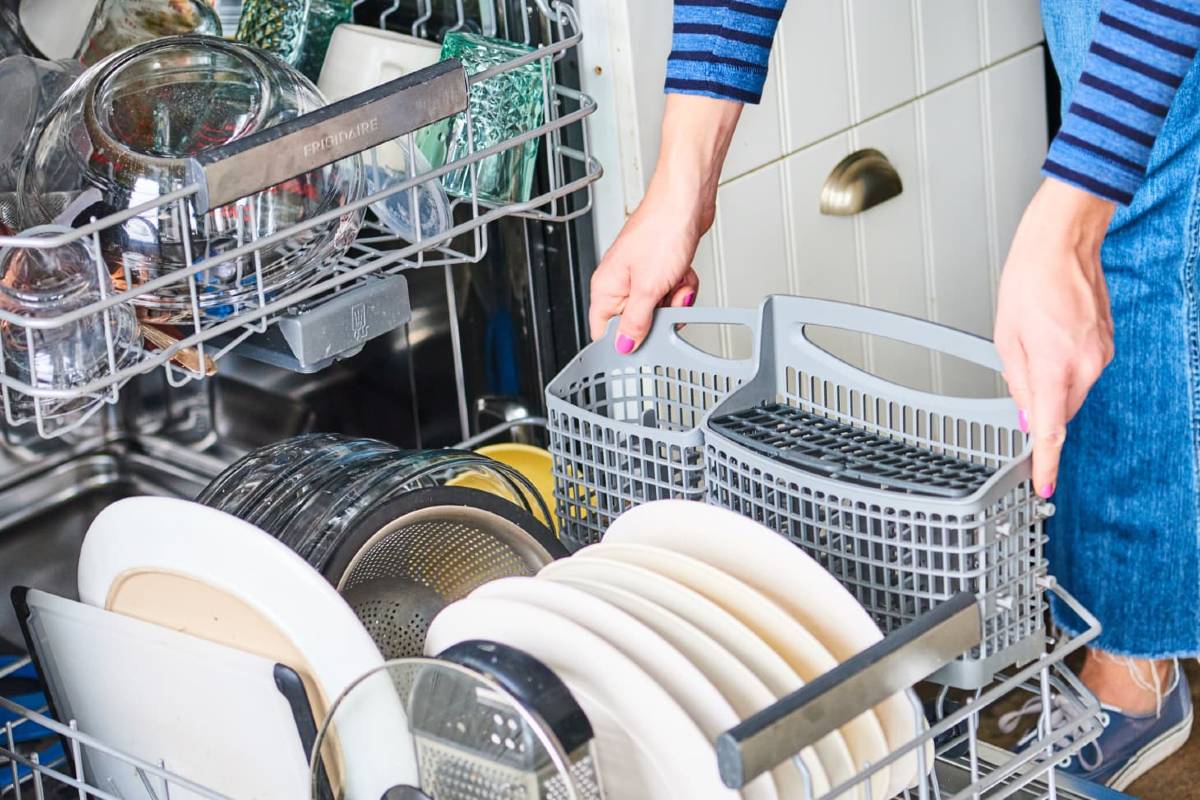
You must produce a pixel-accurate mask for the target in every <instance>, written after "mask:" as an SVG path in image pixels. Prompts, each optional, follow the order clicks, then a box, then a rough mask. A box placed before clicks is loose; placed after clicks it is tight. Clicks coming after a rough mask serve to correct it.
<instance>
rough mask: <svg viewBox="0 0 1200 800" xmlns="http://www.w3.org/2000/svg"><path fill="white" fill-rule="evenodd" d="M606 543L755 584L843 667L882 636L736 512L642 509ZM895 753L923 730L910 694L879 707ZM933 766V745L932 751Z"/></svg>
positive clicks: (811, 566) (801, 555) (619, 522)
mask: <svg viewBox="0 0 1200 800" xmlns="http://www.w3.org/2000/svg"><path fill="white" fill-rule="evenodd" d="M604 541H606V542H636V543H638V544H652V545H658V546H660V547H665V548H668V549H670V550H675V551H677V552H680V553H687V554H688V555H691V556H695V557H696V558H699V559H702V560H704V561H707V562H708V563H710V564H712V565H713V566H715V567H718V568H720V569H721V570H724V571H725V572H728V573H729V574H730V575H733V576H734V577H736V578H739V579H741V580H742V581H745V582H746V583H748V584H750V585H751V586H754V587H755V588H757V589H758V590H759V591H761V592H762V593H763V594H765V595H766V596H767V597H770V598H771V599H772V600H774V601H775V602H776V603H778V604H779V605H780V606H782V607H783V608H784V609H785V610H786V611H787V612H788V613H789V614H791V615H792V616H793V617H795V618H796V619H798V620H799V621H800V622H801V624H803V625H804V627H806V628H808V630H810V631H812V633H813V634H815V635H816V637H817V638H818V639H820V640H821V642H822V643H824V645H825V646H826V647H828V648H829V651H830V652H831V653H833V656H834V657H835V658H836V659H837V660H838V661H839V662H842V661H845V660H847V659H849V658H850V657H851V656H853V655H855V654H857V653H860V652H862V651H863V650H865V649H867V648H868V647H870V646H871V645H873V644H875V643H876V642H878V641H879V640H881V639H882V638H883V634H882V633H880V631H879V627H878V626H877V625H876V624H875V622H874V620H872V619H871V616H870V615H869V614H868V613H867V612H866V610H865V609H864V608H863V607H862V605H861V604H860V603H859V602H858V601H857V600H856V599H855V598H854V596H853V595H851V594H850V593H849V592H848V591H846V589H845V587H843V586H842V585H841V584H840V583H839V582H838V580H837V578H835V577H833V575H831V574H829V572H828V571H827V570H825V569H824V568H823V567H822V566H821V565H820V564H818V563H817V562H816V561H814V560H813V559H812V558H811V557H810V556H809V555H808V554H806V553H805V552H804V551H802V550H801V549H800V548H799V547H797V546H796V545H794V544H792V543H791V542H790V541H788V540H787V539H785V538H784V537H783V536H780V535H779V534H778V533H776V532H775V531H773V530H771V529H770V528H767V527H765V526H763V525H760V524H758V523H757V522H754V521H753V520H751V519H748V518H747V517H743V516H742V515H740V514H737V513H735V512H733V511H729V510H728V509H724V508H717V507H716V506H710V505H706V504H704V503H694V502H688V501H685V500H663V501H659V502H654V503H646V504H644V505H641V506H638V507H636V508H634V509H632V510H630V511H628V512H626V513H625V514H622V515H621V516H620V517H618V518H617V519H616V520H614V521H613V523H612V525H611V526H610V527H609V529H608V532H607V533H606V534H605V537H604ZM875 714H876V716H877V717H878V718H879V721H880V722H881V723H882V725H883V728H884V733H885V735H886V736H887V744H888V748H889V751H891V750H895V749H898V748H899V747H901V746H903V745H905V744H907V743H909V742H911V741H912V740H913V737H914V736H915V735H916V731H917V724H918V723H920V724H921V725H922V728H923V727H924V720H923V719H919V718H918V717H917V715H916V712H915V711H914V709H913V705H912V703H911V702H910V701H909V699H908V697H907V696H906V693H904V692H898V693H896V694H894V695H892V696H891V697H889V698H888V699H887V700H885V701H884V702H882V703H880V704H879V705H878V706H876V707H875ZM926 754H927V755H926V764H928V765H929V766H930V767H932V765H933V745H932V743H930V744H929V745H928V746H927V749H926ZM891 772H892V780H891V783H890V784H889V787H888V795H887V796H892V795H895V794H898V793H899V792H901V791H903V790H904V789H905V788H907V787H909V786H912V785H914V784H915V782H916V780H917V754H916V751H915V750H914V751H912V752H910V753H909V754H908V755H907V756H905V757H904V758H901V759H899V760H898V761H896V762H895V763H893V765H892V769H891Z"/></svg>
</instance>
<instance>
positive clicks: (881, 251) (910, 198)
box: [831, 103, 933, 388]
mask: <svg viewBox="0 0 1200 800" xmlns="http://www.w3.org/2000/svg"><path fill="white" fill-rule="evenodd" d="M917 125H918V117H917V109H916V105H915V104H911V103H910V104H909V105H906V106H903V107H901V108H898V109H896V110H895V111H891V112H889V113H887V114H884V115H883V116H881V117H878V118H877V119H873V120H871V121H870V122H866V123H863V124H862V125H860V126H858V127H856V128H853V129H852V130H851V132H850V133H851V143H852V146H853V148H854V149H855V150H861V149H863V148H867V147H870V148H873V149H875V150H878V151H880V152H881V153H883V154H884V155H885V156H887V158H888V160H889V161H891V162H892V164H893V165H894V166H895V168H896V171H897V172H898V173H899V174H900V176H901V180H902V181H903V182H904V191H903V192H902V193H901V194H900V195H899V196H898V197H895V198H893V199H891V200H888V201H887V202H885V203H883V204H881V205H879V206H876V207H875V208H871V209H868V210H866V211H863V212H862V213H861V214H858V215H857V216H856V218H855V219H856V222H857V223H858V225H859V226H860V228H859V230H860V237H861V238H860V245H859V246H860V249H861V254H860V258H861V260H862V263H863V277H864V280H863V287H862V288H863V291H862V301H863V302H864V303H865V304H866V305H869V306H873V307H875V308H883V309H887V310H888V311H896V312H899V313H901V314H908V315H909V316H914V317H928V316H930V313H929V312H930V310H931V309H930V305H931V304H930V302H929V300H930V298H929V284H928V276H927V275H926V270H925V268H926V264H927V259H926V254H925V250H926V246H927V245H928V237H927V235H926V234H927V231H926V230H925V227H924V224H923V219H922V217H923V213H922V212H923V203H924V195H925V191H926V184H925V180H924V176H923V174H922V168H923V164H922V155H921V152H920V147H919V143H918V130H917ZM831 220H832V218H831ZM831 224H833V223H832V221H831ZM867 366H868V367H869V368H870V369H871V371H872V372H874V373H875V374H877V375H879V376H881V377H884V378H887V379H889V380H893V381H897V382H899V383H902V384H905V385H908V386H915V387H921V388H923V387H927V386H931V385H932V384H933V369H932V358H931V355H930V354H929V353H928V352H926V351H923V350H919V349H916V348H913V347H911V346H908V345H904V344H901V343H899V342H895V341H892V340H889V339H880V338H875V339H872V340H871V341H870V342H869V343H868V350H867Z"/></svg>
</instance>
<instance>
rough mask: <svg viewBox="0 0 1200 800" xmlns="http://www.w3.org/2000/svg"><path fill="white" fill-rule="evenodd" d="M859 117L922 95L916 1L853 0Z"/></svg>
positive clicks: (852, 38)
mask: <svg viewBox="0 0 1200 800" xmlns="http://www.w3.org/2000/svg"><path fill="white" fill-rule="evenodd" d="M850 52H851V54H852V58H853V64H854V72H853V86H854V91H855V95H856V97H855V114H854V118H855V120H856V121H858V120H865V119H869V118H870V117H873V116H875V115H876V114H879V113H881V112H883V111H886V110H887V109H889V108H893V107H895V106H898V105H900V104H901V103H904V102H906V101H908V100H911V99H912V98H913V97H915V96H916V95H917V56H916V43H915V42H914V36H913V10H912V2H911V0H850Z"/></svg>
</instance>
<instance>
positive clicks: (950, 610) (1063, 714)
mask: <svg viewBox="0 0 1200 800" xmlns="http://www.w3.org/2000/svg"><path fill="white" fill-rule="evenodd" d="M1043 588H1044V589H1045V590H1046V591H1049V592H1054V593H1055V594H1057V595H1058V596H1059V598H1060V599H1061V600H1062V601H1063V602H1064V603H1065V604H1066V605H1067V606H1069V607H1070V608H1072V609H1073V610H1074V611H1075V612H1076V613H1077V614H1079V615H1080V617H1081V618H1083V619H1084V620H1085V621H1086V622H1087V623H1088V625H1087V629H1086V630H1085V631H1084V632H1083V633H1082V634H1079V635H1077V636H1074V637H1071V638H1066V639H1058V640H1055V639H1050V638H1048V639H1047V641H1046V648H1045V651H1044V653H1043V654H1042V655H1041V657H1039V658H1038V659H1036V660H1034V661H1033V662H1031V663H1029V664H1026V665H1025V666H1022V667H1019V668H1012V669H1010V670H1007V671H1005V672H1003V673H1002V674H1000V675H998V676H997V677H996V678H995V680H994V681H993V682H992V683H991V684H990V685H988V686H985V687H983V688H981V689H978V690H975V691H973V692H970V693H967V694H966V695H965V696H954V697H951V696H950V692H951V691H952V690H949V689H946V688H944V687H933V686H931V685H929V684H922V685H921V686H920V688H921V689H922V690H924V689H925V688H927V687H928V688H930V691H931V692H933V694H929V695H927V696H926V701H925V702H924V704H922V702H921V701H920V700H918V699H917V694H916V693H912V692H909V693H908V694H907V697H908V698H909V700H910V701H911V702H912V703H913V705H914V707H915V708H916V710H917V711H918V712H919V714H918V718H919V719H924V718H925V717H926V714H927V713H929V712H926V711H925V709H926V708H930V709H934V711H933V712H932V714H931V716H932V719H933V721H931V723H930V725H929V726H928V727H925V726H924V725H918V728H917V729H916V730H914V735H913V738H912V739H911V741H909V742H908V743H907V744H905V745H903V746H901V747H898V748H896V749H895V750H893V752H891V753H890V754H889V755H888V756H887V757H886V758H884V759H881V760H880V761H879V762H878V763H876V764H867V765H862V766H863V768H862V770H861V772H859V773H858V774H857V775H856V776H854V777H853V778H851V779H850V780H848V781H846V782H844V783H843V784H841V785H840V786H835V787H832V788H831V789H830V791H829V792H828V793H827V794H826V795H824V796H823V797H825V798H834V797H838V796H845V797H852V796H855V795H856V794H857V796H860V797H865V798H868V800H869V799H870V798H871V797H872V795H871V789H870V785H871V779H872V776H874V775H875V774H876V773H877V772H878V771H879V770H881V769H885V768H887V766H888V765H889V764H891V763H893V762H895V761H897V760H898V759H901V758H904V757H909V758H912V757H913V755H914V754H915V757H916V760H917V762H918V765H919V773H918V774H919V775H923V776H925V777H923V778H921V779H919V780H918V782H917V783H916V785H915V786H913V787H911V788H910V789H908V790H907V791H905V792H903V793H902V795H900V796H902V797H904V798H906V800H930V798H934V799H935V800H948V799H949V798H959V799H961V800H966V799H967V798H972V800H974V799H976V798H987V799H988V800H1000V799H1001V798H1008V797H1013V798H1019V799H1020V800H1057V798H1063V799H1064V800H1075V799H1076V798H1096V799H1098V798H1118V797H1124V795H1119V794H1116V793H1112V792H1109V791H1108V790H1104V789H1102V788H1098V787H1083V786H1080V785H1076V784H1075V783H1073V782H1072V781H1071V780H1070V779H1067V778H1064V777H1063V776H1061V775H1059V774H1058V772H1057V771H1056V769H1055V767H1056V766H1057V765H1059V764H1060V763H1061V762H1062V761H1063V760H1064V759H1066V758H1070V757H1071V756H1073V755H1074V754H1076V753H1079V752H1080V751H1081V750H1082V749H1083V748H1085V747H1087V746H1088V745H1089V744H1090V743H1091V742H1092V741H1094V740H1095V738H1096V737H1097V736H1098V735H1099V732H1100V723H1099V706H1098V703H1097V701H1096V700H1095V698H1094V697H1092V695H1091V694H1090V693H1089V692H1088V691H1087V689H1086V688H1084V686H1083V685H1082V684H1081V683H1080V682H1079V680H1078V679H1077V678H1076V677H1075V676H1074V675H1073V674H1072V672H1071V671H1070V670H1069V669H1068V668H1067V667H1066V665H1065V663H1064V661H1065V659H1066V658H1067V656H1068V655H1070V654H1071V653H1073V652H1075V651H1077V650H1079V649H1080V648H1081V647H1083V646H1084V645H1085V644H1087V642H1089V641H1090V640H1091V639H1092V638H1094V637H1095V636H1096V635H1098V633H1099V624H1098V623H1097V622H1096V620H1095V619H1094V618H1093V617H1091V615H1090V614H1088V613H1087V611H1086V609H1083V608H1082V606H1080V605H1079V604H1078V602H1077V601H1075V600H1074V598H1072V597H1071V596H1070V595H1069V594H1068V593H1067V592H1065V591H1064V590H1062V589H1061V588H1060V587H1058V586H1057V585H1056V583H1055V582H1054V580H1053V578H1045V579H1043ZM980 613H981V612H980V609H979V603H978V601H977V600H976V599H975V598H974V597H973V596H971V595H970V594H965V593H964V594H960V595H956V596H955V597H954V598H952V599H951V600H950V601H947V602H946V603H944V604H942V605H941V606H938V607H937V608H935V609H934V610H933V611H931V612H929V613H928V614H925V615H923V616H922V617H921V618H919V619H918V620H916V621H914V622H913V623H910V624H909V625H907V626H905V627H904V628H901V629H899V630H897V631H895V632H893V633H892V634H890V635H888V636H887V637H886V638H885V639H883V640H882V641H881V642H879V643H878V644H877V645H875V646H873V647H871V648H870V649H868V650H866V651H864V652H862V653H860V654H859V655H858V656H855V657H854V658H852V659H850V660H849V661H847V662H845V663H843V664H841V665H840V666H838V667H837V668H835V669H834V670H832V671H830V672H829V673H826V674H825V675H823V676H821V677H820V678H818V679H817V680H815V681H813V682H812V683H810V684H808V685H807V686H805V687H804V688H802V689H800V690H799V691H797V692H796V693H795V694H793V695H790V696H788V697H785V698H783V699H781V700H780V701H778V702H777V703H776V704H774V705H772V706H771V707H769V708H767V709H764V710H763V711H760V712H759V713H757V714H755V715H753V716H752V717H751V718H749V719H748V720H745V721H744V722H742V723H741V724H739V725H738V726H736V727H734V728H733V729H731V730H730V731H728V732H726V733H724V734H722V735H721V736H720V737H719V738H718V740H717V743H716V745H717V746H716V750H717V758H718V762H719V767H720V772H721V776H722V779H723V780H724V781H725V783H726V785H727V786H728V787H729V788H731V789H737V788H740V787H741V786H743V785H745V784H746V783H748V782H749V781H750V780H752V779H753V778H754V777H756V776H757V775H759V774H760V773H762V772H764V771H766V770H769V769H771V768H772V767H774V766H775V765H777V764H778V763H781V762H782V761H785V760H788V759H793V758H794V759H795V761H796V764H797V765H798V767H799V768H800V770H801V773H802V775H803V776H804V777H805V778H806V781H805V782H806V785H808V786H809V787H811V785H812V784H811V782H810V781H808V780H807V777H808V774H807V772H806V770H805V768H804V767H803V764H802V762H801V761H800V759H799V758H798V756H797V755H796V754H797V753H799V752H800V751H801V750H802V749H804V748H805V747H807V746H808V745H809V744H811V743H812V742H815V741H816V740H818V739H819V738H820V737H822V736H824V735H825V734H826V733H827V732H828V731H830V730H833V729H835V728H837V727H840V726H841V725H842V724H844V723H845V722H846V721H848V720H850V719H852V718H853V717H855V716H857V715H858V714H859V713H861V712H862V711H865V710H866V709H869V708H872V707H874V706H875V705H876V704H878V703H879V702H881V701H882V700H883V699H885V698H887V697H889V696H891V695H892V694H894V693H895V692H898V691H904V690H906V689H908V687H910V686H913V685H914V684H918V683H919V682H920V681H923V680H924V678H926V677H928V676H929V675H931V674H933V672H935V671H936V670H937V669H938V668H939V667H940V666H941V665H942V664H944V663H947V662H948V661H950V660H952V659H954V658H956V657H958V656H959V655H961V653H962V652H964V651H966V650H969V648H970V647H972V646H974V645H975V644H977V643H978V639H979V637H980V636H981V633H982V631H981V625H980ZM26 663H27V661H18V662H15V663H13V664H11V665H9V666H8V667H6V668H4V669H3V670H0V679H2V678H3V677H5V676H6V675H9V674H11V673H13V672H15V671H16V670H18V669H20V668H21V667H22V666H24V665H25V664H26ZM1014 693H1016V694H1024V695H1027V696H1029V697H1033V698H1037V700H1038V701H1040V707H1041V709H1042V710H1041V711H1040V718H1039V721H1038V723H1037V732H1038V736H1037V738H1036V740H1035V741H1034V742H1033V743H1031V744H1029V745H1028V746H1027V747H1026V748H1025V749H1023V750H1021V751H1018V752H1015V753H1014V752H1010V751H1007V750H1004V749H1001V748H999V747H996V746H994V745H992V744H989V743H988V742H986V741H984V740H983V739H982V738H981V730H982V728H981V725H982V723H983V720H984V719H985V717H986V716H987V712H989V710H992V709H993V708H994V707H995V706H996V705H997V704H999V703H1000V702H1002V701H1004V700H1005V699H1006V698H1011V695H1013V694H1014ZM922 694H923V695H924V694H925V693H924V692H922ZM922 706H924V708H923V707H922ZM0 708H3V709H5V710H6V711H7V712H9V716H10V717H11V720H10V721H8V722H7V723H5V724H4V726H3V732H2V734H0V770H3V771H5V772H7V773H8V774H7V775H5V776H4V777H5V780H4V783H5V784H7V787H6V788H5V789H4V790H3V792H0V797H8V796H11V797H15V798H18V800H19V799H20V798H26V797H29V798H37V800H43V799H44V798H48V797H49V798H58V797H62V798H66V797H71V798H75V797H78V798H80V800H87V799H88V798H100V799H101V800H131V798H125V797H119V796H117V795H114V794H112V793H111V792H110V791H107V790H105V788H103V787H99V786H94V785H91V784H89V782H88V777H87V775H86V774H85V772H84V770H83V768H82V766H81V765H82V764H83V763H84V761H85V756H86V755H87V754H88V753H92V752H94V753H102V754H104V755H106V756H109V757H113V758H117V759H119V760H122V761H124V762H126V763H128V764H129V765H130V766H131V767H132V768H133V769H135V770H136V771H137V772H138V774H139V775H140V776H141V778H142V783H143V784H144V786H145V788H146V794H145V797H146V798H149V800H169V798H171V797H172V796H174V797H176V798H179V797H199V798H206V800H225V798H226V796H225V795H222V794H219V793H217V792H215V791H212V790H210V789H208V788H206V787H204V786H200V785H198V784H196V783H194V782H192V781H190V780H188V779H187V778H185V777H183V776H180V775H177V774H175V773H173V772H172V771H171V765H169V764H164V763H157V764H156V763H151V762H149V761H146V760H144V759H141V758H138V757H135V756H132V755H128V754H125V753H121V752H119V751H118V750H117V749H116V748H113V747H111V746H109V745H107V744H106V743H105V742H103V741H99V740H97V739H96V738H94V737H92V736H89V735H88V734H87V732H85V731H81V730H80V729H79V728H78V726H77V725H76V723H75V722H74V721H72V720H67V721H65V722H60V721H56V720H54V719H51V718H50V717H49V716H47V714H48V713H49V712H48V710H47V709H45V708H43V709H31V708H25V707H22V706H20V705H18V704H16V703H13V702H11V701H10V700H7V699H3V698H0ZM207 722H208V721H206V720H197V724H206V723H207ZM24 725H31V726H43V727H44V728H46V729H48V730H50V731H52V732H53V733H54V734H55V735H57V736H59V737H60V739H61V741H62V742H63V745H64V746H63V752H64V753H65V756H64V757H61V758H58V759H57V760H54V761H52V762H49V763H45V762H43V761H42V760H40V759H39V758H38V756H37V755H36V754H30V753H26V752H22V751H21V748H20V747H19V745H18V741H19V740H20V738H21V737H20V736H19V732H20V728H21V727H22V726H24ZM931 743H932V745H933V748H934V751H935V753H936V757H935V762H934V764H933V766H932V769H929V766H930V765H928V764H927V762H926V752H927V748H928V747H929V746H930V744H931ZM600 758H601V759H602V758H603V754H600ZM568 794H572V793H571V792H568ZM389 796H390V794H389ZM399 796H403V797H410V796H411V797H422V796H423V795H419V794H401V795H399ZM804 800H818V798H817V797H816V796H814V794H813V793H812V791H811V788H810V789H809V791H808V793H807V795H806V797H805V798H804Z"/></svg>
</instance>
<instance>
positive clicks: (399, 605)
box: [342, 577, 446, 661]
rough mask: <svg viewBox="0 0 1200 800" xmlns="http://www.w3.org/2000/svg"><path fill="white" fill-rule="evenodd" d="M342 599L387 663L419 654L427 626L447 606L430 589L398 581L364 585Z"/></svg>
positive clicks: (356, 586)
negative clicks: (352, 611) (352, 610)
mask: <svg viewBox="0 0 1200 800" xmlns="http://www.w3.org/2000/svg"><path fill="white" fill-rule="evenodd" d="M342 596H343V597H344V598H345V600H346V602H347V603H348V604H349V605H350V607H351V608H352V609H354V613H355V614H357V615H358V619H359V621H360V622H362V624H363V627H364V628H366V629H367V633H369V634H371V638H372V639H374V640H375V645H376V646H377V647H378V648H379V652H380V653H382V654H383V657H384V658H385V659H387V660H389V661H390V660H392V659H396V658H402V657H404V656H406V655H408V654H410V653H420V652H421V650H422V648H423V647H424V646H425V633H426V632H427V631H428V630H429V624H430V623H431V622H433V618H434V617H435V616H437V613H438V612H439V611H441V610H442V609H443V608H444V607H445V606H446V601H445V600H443V599H442V596H441V595H440V594H438V593H437V592H435V591H434V590H433V589H430V588H428V587H426V586H423V585H422V584H420V583H417V582H416V581H411V580H406V579H405V578H400V577H391V578H376V579H375V580H369V581H363V582H361V583H358V584H357V585H355V587H354V588H353V589H350V590H349V591H347V592H345V593H343V595H342Z"/></svg>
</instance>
